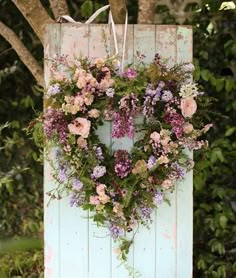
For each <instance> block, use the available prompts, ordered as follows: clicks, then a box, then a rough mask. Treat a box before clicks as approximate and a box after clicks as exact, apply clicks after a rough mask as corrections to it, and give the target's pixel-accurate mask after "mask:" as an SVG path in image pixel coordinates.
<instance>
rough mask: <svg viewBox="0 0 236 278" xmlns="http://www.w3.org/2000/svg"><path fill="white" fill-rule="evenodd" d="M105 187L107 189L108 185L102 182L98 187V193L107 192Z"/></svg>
mask: <svg viewBox="0 0 236 278" xmlns="http://www.w3.org/2000/svg"><path fill="white" fill-rule="evenodd" d="M105 189H106V185H105V184H102V183H100V184H99V185H98V186H97V187H96V191H97V194H98V195H103V194H105Z"/></svg>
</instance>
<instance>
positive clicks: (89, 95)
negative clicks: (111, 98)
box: [83, 92, 94, 106]
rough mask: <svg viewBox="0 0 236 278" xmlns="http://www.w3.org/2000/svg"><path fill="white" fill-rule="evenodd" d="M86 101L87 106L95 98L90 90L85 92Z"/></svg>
mask: <svg viewBox="0 0 236 278" xmlns="http://www.w3.org/2000/svg"><path fill="white" fill-rule="evenodd" d="M83 97H84V102H85V104H86V105H87V106H89V105H91V104H92V103H93V100H94V95H92V94H91V93H90V92H86V93H84V94H83Z"/></svg>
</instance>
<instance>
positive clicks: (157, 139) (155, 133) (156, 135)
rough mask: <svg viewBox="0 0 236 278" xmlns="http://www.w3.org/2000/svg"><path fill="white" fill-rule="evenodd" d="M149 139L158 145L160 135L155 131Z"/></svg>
mask: <svg viewBox="0 0 236 278" xmlns="http://www.w3.org/2000/svg"><path fill="white" fill-rule="evenodd" d="M150 138H151V139H152V140H153V141H154V142H155V143H159V142H160V138H161V136H160V134H159V133H158V132H156V131H154V132H153V133H152V134H151V135H150Z"/></svg>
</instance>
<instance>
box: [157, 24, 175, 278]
mask: <svg viewBox="0 0 236 278" xmlns="http://www.w3.org/2000/svg"><path fill="white" fill-rule="evenodd" d="M156 52H157V53H159V54H160V55H161V56H162V57H163V59H166V60H167V61H168V65H169V66H172V65H173V64H174V63H175V62H176V26H164V25H157V26H156ZM169 201H170V203H171V205H168V204H167V203H163V204H162V205H161V206H160V207H159V208H158V209H157V211H156V248H157V249H156V273H157V274H156V277H157V278H162V277H165V278H174V277H175V273H176V213H177V212H176V191H175V190H174V192H173V193H171V194H169Z"/></svg>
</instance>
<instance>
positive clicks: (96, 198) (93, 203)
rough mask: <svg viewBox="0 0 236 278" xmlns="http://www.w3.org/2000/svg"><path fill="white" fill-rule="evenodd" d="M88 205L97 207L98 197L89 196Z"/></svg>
mask: <svg viewBox="0 0 236 278" xmlns="http://www.w3.org/2000/svg"><path fill="white" fill-rule="evenodd" d="M89 203H90V204H91V205H99V204H100V201H99V197H98V196H90V198H89Z"/></svg>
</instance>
